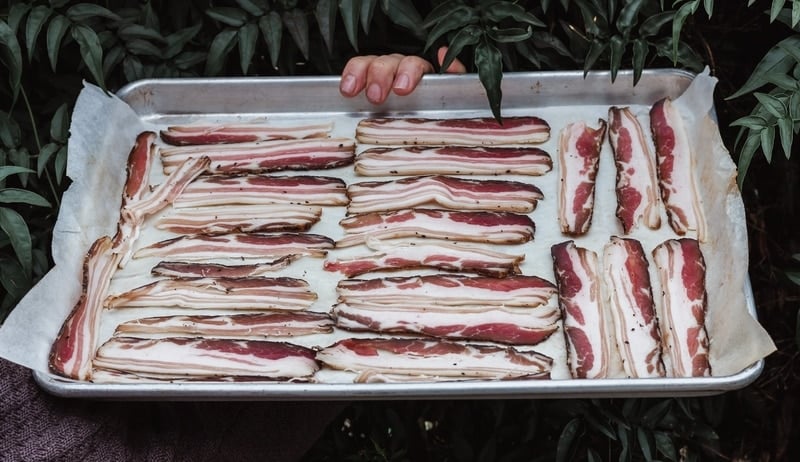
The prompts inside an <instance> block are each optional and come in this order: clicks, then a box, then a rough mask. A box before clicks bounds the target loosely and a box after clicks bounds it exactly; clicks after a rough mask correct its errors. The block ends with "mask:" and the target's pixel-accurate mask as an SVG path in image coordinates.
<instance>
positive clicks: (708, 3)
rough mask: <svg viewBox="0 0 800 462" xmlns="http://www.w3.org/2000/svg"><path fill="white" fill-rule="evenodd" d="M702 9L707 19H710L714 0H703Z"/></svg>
mask: <svg viewBox="0 0 800 462" xmlns="http://www.w3.org/2000/svg"><path fill="white" fill-rule="evenodd" d="M703 9H704V10H706V14H707V15H708V19H711V15H712V14H713V13H714V0H703Z"/></svg>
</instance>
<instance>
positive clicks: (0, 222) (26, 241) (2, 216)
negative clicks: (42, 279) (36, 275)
mask: <svg viewBox="0 0 800 462" xmlns="http://www.w3.org/2000/svg"><path fill="white" fill-rule="evenodd" d="M0 230H2V231H3V232H4V233H5V234H6V236H7V237H8V240H9V242H10V243H11V247H12V248H13V249H14V254H16V256H17V260H19V263H20V265H21V266H22V270H23V271H24V273H25V274H26V275H30V274H31V268H32V266H33V256H32V254H31V234H30V231H29V230H28V225H27V224H26V223H25V219H24V218H22V216H21V215H20V214H19V213H17V212H16V211H14V210H12V209H9V208H5V207H0Z"/></svg>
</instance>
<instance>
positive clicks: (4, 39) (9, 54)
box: [0, 20, 22, 100]
mask: <svg viewBox="0 0 800 462" xmlns="http://www.w3.org/2000/svg"><path fill="white" fill-rule="evenodd" d="M0 57H2V62H4V63H5V65H6V67H7V68H8V84H9V87H10V88H11V97H12V99H13V100H16V99H17V94H18V93H19V85H20V81H21V79H22V50H21V49H20V47H19V42H18V41H17V36H16V35H15V34H14V31H13V30H12V29H11V27H9V26H8V24H6V23H5V22H4V21H2V20H0Z"/></svg>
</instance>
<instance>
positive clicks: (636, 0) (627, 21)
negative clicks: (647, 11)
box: [617, 0, 644, 35]
mask: <svg viewBox="0 0 800 462" xmlns="http://www.w3.org/2000/svg"><path fill="white" fill-rule="evenodd" d="M642 5H644V0H630V1H629V2H628V3H626V4H625V6H624V7H622V10H620V12H619V16H618V17H617V29H619V31H620V32H622V33H623V34H624V35H628V33H629V32H630V31H631V29H632V28H633V25H634V24H635V23H636V18H637V17H638V16H639V11H641V9H642Z"/></svg>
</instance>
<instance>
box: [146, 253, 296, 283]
mask: <svg viewBox="0 0 800 462" xmlns="http://www.w3.org/2000/svg"><path fill="white" fill-rule="evenodd" d="M295 258H296V257H295V256H294V255H286V256H284V257H280V258H277V259H275V260H273V261H269V262H261V263H254V264H252V265H221V264H219V263H206V262H181V261H162V262H160V263H159V264H157V265H156V266H154V267H153V269H152V270H150V274H152V275H154V276H166V277H173V278H193V277H200V278H246V277H255V276H263V275H265V274H267V273H271V272H273V271H277V270H280V269H283V268H286V267H287V266H289V264H290V263H291V262H292V261H293V260H294V259H295Z"/></svg>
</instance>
